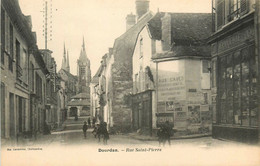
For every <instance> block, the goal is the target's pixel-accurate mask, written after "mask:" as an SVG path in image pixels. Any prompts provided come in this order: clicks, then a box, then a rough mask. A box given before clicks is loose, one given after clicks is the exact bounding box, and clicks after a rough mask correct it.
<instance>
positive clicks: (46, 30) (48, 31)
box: [41, 0, 52, 49]
mask: <svg viewBox="0 0 260 166" xmlns="http://www.w3.org/2000/svg"><path fill="white" fill-rule="evenodd" d="M49 1H50V2H49V3H48V0H43V11H41V12H43V36H44V43H45V49H48V41H49V40H52V0H49ZM49 8H50V10H49ZM48 26H49V27H48ZM48 35H50V36H48Z"/></svg>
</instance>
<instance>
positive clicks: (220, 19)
mask: <svg viewBox="0 0 260 166" xmlns="http://www.w3.org/2000/svg"><path fill="white" fill-rule="evenodd" d="M216 13H217V28H218V29H219V28H221V26H223V25H224V23H225V1H224V0H218V1H217V12H216Z"/></svg>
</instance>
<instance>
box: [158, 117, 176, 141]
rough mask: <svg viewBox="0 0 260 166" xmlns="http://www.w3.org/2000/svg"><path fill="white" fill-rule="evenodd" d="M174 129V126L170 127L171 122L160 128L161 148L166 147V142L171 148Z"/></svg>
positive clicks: (159, 139)
mask: <svg viewBox="0 0 260 166" xmlns="http://www.w3.org/2000/svg"><path fill="white" fill-rule="evenodd" d="M172 127H173V126H172V125H170V123H169V121H166V122H165V124H163V125H161V126H160V128H159V130H158V132H157V136H158V141H159V146H161V144H163V146H164V145H165V143H166V142H168V144H169V146H171V136H173V130H172Z"/></svg>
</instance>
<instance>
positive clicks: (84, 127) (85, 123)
mask: <svg viewBox="0 0 260 166" xmlns="http://www.w3.org/2000/svg"><path fill="white" fill-rule="evenodd" d="M87 130H88V125H87V122H86V121H85V122H84V125H83V133H84V138H85V139H86V138H87Z"/></svg>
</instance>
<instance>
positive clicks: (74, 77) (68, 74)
mask: <svg viewBox="0 0 260 166" xmlns="http://www.w3.org/2000/svg"><path fill="white" fill-rule="evenodd" d="M61 70H62V71H64V73H66V74H67V76H68V77H69V78H70V79H74V80H77V79H78V77H77V76H74V75H73V74H71V73H70V72H68V71H66V70H64V69H60V71H61ZM60 71H59V72H60Z"/></svg>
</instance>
